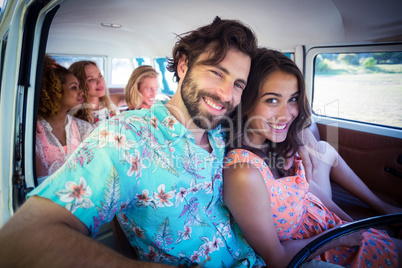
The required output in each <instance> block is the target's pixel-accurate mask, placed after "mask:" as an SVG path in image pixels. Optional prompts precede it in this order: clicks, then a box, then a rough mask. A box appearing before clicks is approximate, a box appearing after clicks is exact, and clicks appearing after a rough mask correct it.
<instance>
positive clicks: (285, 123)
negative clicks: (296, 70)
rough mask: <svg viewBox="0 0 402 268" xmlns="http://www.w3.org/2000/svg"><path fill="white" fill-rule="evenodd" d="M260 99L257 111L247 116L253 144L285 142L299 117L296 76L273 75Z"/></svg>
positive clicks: (279, 73) (286, 74) (280, 73)
mask: <svg viewBox="0 0 402 268" xmlns="http://www.w3.org/2000/svg"><path fill="white" fill-rule="evenodd" d="M259 96H260V97H259V99H258V100H257V102H258V103H257V105H256V107H255V108H254V109H253V110H252V111H251V113H250V114H249V115H248V116H247V118H248V121H247V124H246V127H247V129H248V131H249V135H248V138H249V140H250V142H252V144H254V145H262V144H263V143H264V142H265V140H266V139H268V140H271V141H273V142H275V143H278V142H283V141H284V140H285V139H286V136H287V134H288V130H289V127H290V125H291V124H292V122H293V121H294V120H295V118H296V117H297V115H298V114H299V107H298V97H299V92H298V84H297V78H296V76H294V75H293V74H288V73H284V72H281V71H276V72H274V73H272V74H271V75H270V76H269V77H268V79H267V80H266V81H265V83H264V84H263V85H262V87H261V92H260V94H259Z"/></svg>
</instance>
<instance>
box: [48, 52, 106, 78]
mask: <svg viewBox="0 0 402 268" xmlns="http://www.w3.org/2000/svg"><path fill="white" fill-rule="evenodd" d="M50 56H51V57H52V58H54V59H55V60H56V62H57V63H58V64H60V65H61V66H63V67H65V68H68V67H70V65H71V64H72V63H74V62H76V61H81V60H89V61H94V62H95V63H96V65H97V66H98V68H99V70H100V71H101V73H102V75H105V60H104V58H102V57H83V56H67V55H66V56H61V55H52V54H50Z"/></svg>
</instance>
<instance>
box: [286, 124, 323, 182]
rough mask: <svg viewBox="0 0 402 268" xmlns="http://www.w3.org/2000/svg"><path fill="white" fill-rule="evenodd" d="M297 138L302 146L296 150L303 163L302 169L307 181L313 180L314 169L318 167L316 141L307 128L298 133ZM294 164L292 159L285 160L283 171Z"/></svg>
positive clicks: (318, 157) (318, 155)
mask: <svg viewBox="0 0 402 268" xmlns="http://www.w3.org/2000/svg"><path fill="white" fill-rule="evenodd" d="M299 138H300V140H301V141H302V143H303V144H304V146H300V147H299V149H298V150H297V153H298V154H299V156H300V158H301V159H302V161H303V167H304V170H305V172H306V178H307V181H310V180H312V179H313V175H314V172H315V169H316V168H317V166H318V165H319V161H320V158H321V156H320V150H319V148H320V146H319V144H318V141H317V140H316V138H315V137H314V134H313V133H312V132H311V130H310V129H309V128H305V129H303V130H302V131H300V132H299ZM293 162H294V158H293V157H290V158H287V159H286V163H285V170H288V169H290V168H291V167H292V165H293Z"/></svg>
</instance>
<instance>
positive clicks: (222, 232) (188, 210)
mask: <svg viewBox="0 0 402 268" xmlns="http://www.w3.org/2000/svg"><path fill="white" fill-rule="evenodd" d="M208 137H209V142H210V145H211V147H212V149H213V150H212V152H211V153H208V152H207V151H205V150H204V149H202V148H200V147H199V146H197V145H196V144H195V141H194V136H193V134H192V133H191V132H190V131H188V130H187V129H186V128H185V127H184V126H183V125H182V124H180V123H179V122H178V121H177V120H176V118H175V117H173V116H172V115H171V114H170V112H169V111H168V110H167V109H166V107H165V106H164V105H163V104H161V103H156V104H155V105H154V106H153V107H152V108H151V110H148V109H141V110H137V111H127V112H124V113H122V114H120V115H118V116H114V117H113V118H111V119H109V120H107V121H106V122H105V123H103V124H101V125H100V126H99V127H97V128H96V129H95V130H94V131H93V132H92V134H91V135H90V136H89V137H88V138H87V139H86V140H84V142H83V143H81V145H80V147H79V148H78V149H77V150H76V151H75V152H74V153H73V154H72V155H71V156H70V158H69V159H68V160H67V161H66V163H65V164H64V165H63V166H62V167H61V168H60V169H59V170H58V171H57V172H56V173H55V174H53V175H52V176H50V177H49V178H48V179H47V180H46V181H45V182H43V183H42V184H41V185H40V186H39V187H38V188H36V189H35V190H34V191H32V192H31V193H30V194H29V195H30V196H32V195H40V196H42V197H46V198H49V199H51V200H53V201H54V202H56V203H58V204H60V205H61V206H63V207H65V208H66V209H67V210H69V211H71V213H73V214H74V215H75V216H77V217H78V218H79V219H80V220H81V221H82V222H83V223H84V224H85V225H86V226H87V227H88V228H89V230H90V231H91V234H92V236H95V234H96V233H97V231H98V229H99V226H100V225H102V224H103V223H105V222H109V221H111V220H112V218H113V217H114V215H117V217H118V219H119V222H120V225H121V226H122V229H123V230H124V232H125V234H126V236H127V237H128V239H129V240H130V243H131V245H132V246H133V247H134V249H135V250H136V251H137V253H138V254H139V256H140V257H141V259H142V260H144V261H155V262H164V263H168V264H174V265H178V264H182V265H184V266H187V265H191V264H193V263H199V264H203V265H205V266H206V267H227V266H254V265H255V266H259V265H261V264H263V262H262V260H261V259H260V258H259V257H257V256H256V255H255V253H254V251H253V250H252V249H251V247H250V246H249V245H248V244H247V242H246V241H245V239H244V237H243V235H242V234H241V232H240V230H239V228H238V226H237V224H235V223H233V221H232V220H231V218H230V214H229V211H228V209H227V207H226V206H225V205H224V203H223V201H222V165H223V157H224V153H225V143H224V139H223V133H222V131H221V129H220V127H219V128H217V129H214V130H211V131H209V133H208Z"/></svg>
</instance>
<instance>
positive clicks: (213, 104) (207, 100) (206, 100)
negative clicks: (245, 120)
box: [205, 99, 223, 110]
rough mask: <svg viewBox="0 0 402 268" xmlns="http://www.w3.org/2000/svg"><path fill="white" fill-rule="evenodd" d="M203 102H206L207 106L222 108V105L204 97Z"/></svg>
mask: <svg viewBox="0 0 402 268" xmlns="http://www.w3.org/2000/svg"><path fill="white" fill-rule="evenodd" d="M205 102H206V103H208V105H209V106H211V107H212V108H214V109H216V110H222V109H223V107H221V106H217V105H216V104H215V103H213V102H212V101H210V100H209V99H205Z"/></svg>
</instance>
